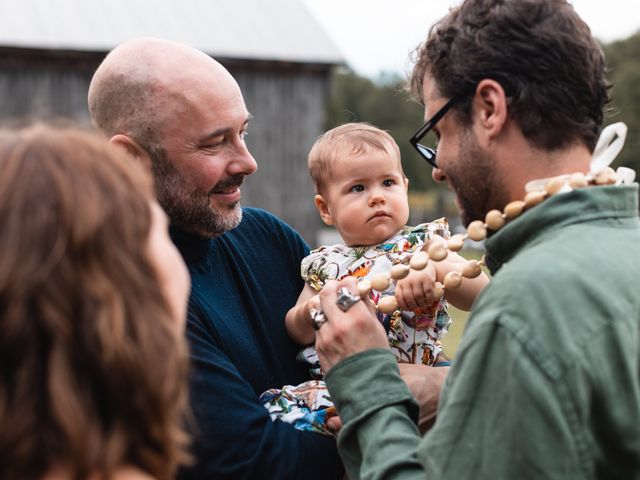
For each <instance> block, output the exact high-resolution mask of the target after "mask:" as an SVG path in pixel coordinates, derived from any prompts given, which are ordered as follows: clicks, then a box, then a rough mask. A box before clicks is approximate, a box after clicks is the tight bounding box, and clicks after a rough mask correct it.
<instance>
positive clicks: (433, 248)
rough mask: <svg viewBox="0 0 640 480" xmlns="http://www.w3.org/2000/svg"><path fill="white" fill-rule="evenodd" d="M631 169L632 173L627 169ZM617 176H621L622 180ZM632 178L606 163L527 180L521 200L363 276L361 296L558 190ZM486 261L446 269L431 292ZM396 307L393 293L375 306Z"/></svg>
mask: <svg viewBox="0 0 640 480" xmlns="http://www.w3.org/2000/svg"><path fill="white" fill-rule="evenodd" d="M630 172H631V173H630ZM619 177H624V180H623V181H620V180H619ZM634 178H635V172H633V170H630V169H628V168H624V167H621V168H619V169H618V174H616V172H615V171H614V170H613V169H612V168H611V167H606V168H604V169H603V170H602V171H600V172H599V173H597V174H594V173H588V174H584V173H581V172H578V173H573V174H570V175H560V176H557V177H552V178H550V179H545V180H536V181H533V182H530V183H529V184H527V190H528V192H527V194H526V195H525V197H524V200H515V201H513V202H510V203H508V204H507V205H506V206H505V207H504V210H503V211H500V210H491V211H489V212H488V213H487V214H486V216H485V219H484V221H482V220H475V221H473V222H471V223H470V224H469V226H468V227H467V233H464V234H456V235H453V236H452V237H451V238H449V239H448V240H445V239H443V238H442V237H435V238H433V239H432V240H431V241H430V242H429V244H428V247H427V248H426V250H420V251H418V252H416V253H414V254H413V255H412V256H411V257H409V259H408V260H409V262H408V264H406V263H402V264H397V265H394V266H393V267H391V270H390V271H389V273H379V274H377V275H374V276H373V277H372V278H371V280H370V281H369V280H363V281H361V282H359V283H358V293H359V294H360V297H361V298H368V297H369V294H370V292H371V290H372V289H374V290H377V291H379V292H383V291H385V290H387V289H388V288H389V285H390V283H391V281H396V282H397V281H398V280H401V279H403V278H405V277H406V276H407V275H409V272H410V271H411V270H423V269H424V268H426V266H427V264H428V263H429V261H434V262H440V261H442V260H444V259H445V258H447V255H448V254H449V251H452V252H457V251H459V250H460V249H462V247H463V245H464V242H465V240H466V239H470V240H475V241H477V242H479V241H482V240H484V239H486V238H487V232H488V231H489V230H491V231H494V232H495V231H497V230H500V229H501V228H502V227H503V226H504V225H505V224H506V223H507V222H509V221H510V220H513V219H514V218H516V217H518V216H519V215H521V214H522V212H524V211H526V210H528V209H531V208H533V207H535V206H536V205H538V204H539V203H540V202H542V201H544V200H545V199H547V198H549V197H552V196H554V195H557V194H558V193H562V192H566V191H570V190H575V189H579V188H585V187H588V186H592V185H613V184H617V183H631V182H633V179H634ZM484 265H485V262H484V256H483V257H482V259H480V260H468V261H467V262H466V264H465V265H464V266H463V267H462V268H461V269H460V270H459V271H455V270H454V271H451V272H448V273H447V274H446V275H445V277H444V279H443V282H442V283H440V282H436V284H435V286H434V289H433V294H434V298H440V297H442V295H443V294H444V291H445V290H449V289H451V290H453V289H456V288H458V287H460V285H461V283H462V279H463V278H476V277H477V276H478V275H480V274H481V273H482V267H483V266H484ZM397 308H398V302H397V300H396V298H395V296H393V295H389V296H385V297H381V298H380V300H379V302H378V305H377V309H378V310H379V311H380V312H382V313H387V314H388V313H392V312H394V311H395V310H396V309H397Z"/></svg>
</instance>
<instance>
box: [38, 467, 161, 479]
mask: <svg viewBox="0 0 640 480" xmlns="http://www.w3.org/2000/svg"><path fill="white" fill-rule="evenodd" d="M72 478H73V475H72V473H71V469H70V468H66V467H58V468H54V469H52V470H51V471H49V472H48V473H47V474H46V475H45V476H44V477H42V480H71V479H72ZM111 479H112V480H157V479H156V477H152V476H151V475H149V474H148V473H146V472H145V471H143V470H140V469H139V468H137V467H131V466H126V467H121V468H118V469H117V470H116V471H115V472H114V473H113V475H112V476H111ZM88 480H103V476H102V475H100V474H94V475H91V476H90V477H89V479H88Z"/></svg>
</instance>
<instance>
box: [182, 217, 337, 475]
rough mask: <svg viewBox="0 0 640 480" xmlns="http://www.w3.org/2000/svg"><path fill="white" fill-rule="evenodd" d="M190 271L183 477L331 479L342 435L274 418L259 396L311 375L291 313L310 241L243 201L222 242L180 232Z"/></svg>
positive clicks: (221, 239)
mask: <svg viewBox="0 0 640 480" xmlns="http://www.w3.org/2000/svg"><path fill="white" fill-rule="evenodd" d="M171 236H172V238H173V240H174V242H175V244H176V245H177V247H178V249H179V250H180V252H181V253H182V256H183V257H184V260H185V262H186V263H187V266H188V268H189V272H190V274H191V282H192V289H191V297H190V300H189V313H188V318H187V339H188V341H189V346H190V353H191V360H192V366H191V392H190V395H191V407H192V410H193V413H194V420H195V421H194V423H195V425H192V426H191V428H190V429H191V430H192V434H193V448H192V450H193V451H194V453H195V456H196V463H195V464H194V465H193V466H192V467H191V468H188V469H184V470H183V471H182V472H181V473H180V478H181V479H198V480H205V479H214V478H215V479H223V478H233V479H244V478H247V479H248V478H256V479H289V478H290V479H299V478H304V479H305V480H311V479H315V478H317V479H332V478H340V477H341V475H342V466H341V463H340V460H339V458H338V454H337V452H336V447H335V441H334V440H333V439H332V438H330V437H326V436H324V435H319V434H315V433H310V432H302V431H300V430H296V429H295V428H293V426H292V425H290V424H287V423H283V422H280V421H276V422H273V421H272V420H271V418H270V417H269V413H268V412H267V410H266V408H265V407H264V406H263V405H262V404H261V403H260V402H259V400H258V396H259V395H260V393H262V392H263V391H265V390H267V389H268V388H273V387H277V388H280V387H282V385H296V384H298V383H301V382H303V381H305V380H308V379H309V378H308V373H307V366H306V365H304V364H301V363H298V362H296V360H295V357H296V353H297V352H298V350H299V348H300V347H299V346H298V345H296V344H295V343H294V342H293V341H291V340H290V339H289V337H288V336H287V333H286V330H285V325H284V317H285V314H286V312H287V311H288V310H289V308H291V307H292V306H293V305H294V304H295V302H296V300H297V298H298V295H299V294H300V291H301V290H302V287H303V283H302V280H301V278H300V261H301V260H302V258H303V257H304V256H305V255H307V254H308V253H309V248H308V246H307V245H306V244H305V242H304V240H302V238H301V237H300V236H299V235H298V234H297V233H296V232H294V231H293V229H291V228H290V227H289V226H288V225H286V224H285V223H284V222H282V221H281V220H279V219H277V218H276V217H274V216H273V215H271V214H269V213H267V212H265V211H264V210H259V209H253V208H245V209H244V210H243V219H242V222H241V223H240V226H239V227H238V228H236V229H234V230H231V231H229V232H227V233H225V234H224V235H222V236H220V237H218V238H215V239H212V240H210V239H202V238H199V237H196V236H193V235H190V234H187V233H185V232H182V231H178V230H175V229H172V231H171Z"/></svg>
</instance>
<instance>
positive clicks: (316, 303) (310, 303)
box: [303, 294, 320, 334]
mask: <svg viewBox="0 0 640 480" xmlns="http://www.w3.org/2000/svg"><path fill="white" fill-rule="evenodd" d="M303 308H304V316H305V318H306V319H307V320H308V323H309V325H311V322H312V320H313V319H312V318H311V310H312V309H316V310H320V297H319V296H318V294H315V295H314V296H313V297H311V298H310V299H309V300H307V301H306V302H304V307H303ZM314 334H315V332H314Z"/></svg>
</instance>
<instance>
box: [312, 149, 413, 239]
mask: <svg viewBox="0 0 640 480" xmlns="http://www.w3.org/2000/svg"><path fill="white" fill-rule="evenodd" d="M331 170H332V173H331V178H330V180H329V182H328V187H327V188H326V190H325V195H324V196H323V198H324V200H325V203H326V207H327V211H328V217H329V218H330V222H328V223H332V224H334V225H335V227H336V229H337V230H338V232H339V233H340V236H341V237H342V239H343V241H344V242H345V243H346V244H347V245H374V244H377V243H380V242H383V241H384V240H386V239H388V238H389V237H391V236H393V235H394V234H395V233H397V232H398V231H399V230H400V229H401V228H402V227H403V226H404V225H406V223H407V220H408V219H409V203H408V200H407V184H408V180H407V179H406V178H405V177H404V175H403V174H402V170H401V168H400V162H399V161H398V160H397V159H395V158H393V157H391V156H389V154H388V153H386V152H382V151H378V150H373V149H369V150H367V151H366V152H364V153H361V154H359V155H353V156H348V157H343V158H341V159H340V160H337V161H335V162H334V164H333V165H332V168H331ZM325 221H326V218H325Z"/></svg>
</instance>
